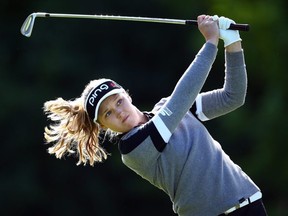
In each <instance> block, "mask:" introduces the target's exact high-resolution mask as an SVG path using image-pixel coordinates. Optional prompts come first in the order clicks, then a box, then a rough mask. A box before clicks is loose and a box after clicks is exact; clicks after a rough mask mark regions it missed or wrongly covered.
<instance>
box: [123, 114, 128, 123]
mask: <svg viewBox="0 0 288 216" xmlns="http://www.w3.org/2000/svg"><path fill="white" fill-rule="evenodd" d="M128 118H129V115H127V116H126V117H125V118H124V119H123V120H122V123H125V122H126V121H127V119H128Z"/></svg>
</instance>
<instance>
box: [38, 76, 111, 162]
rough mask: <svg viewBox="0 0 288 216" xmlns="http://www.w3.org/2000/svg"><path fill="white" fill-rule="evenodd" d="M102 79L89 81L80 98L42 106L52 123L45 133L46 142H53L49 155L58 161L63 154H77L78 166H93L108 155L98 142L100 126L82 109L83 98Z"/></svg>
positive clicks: (56, 101)
mask: <svg viewBox="0 0 288 216" xmlns="http://www.w3.org/2000/svg"><path fill="white" fill-rule="evenodd" d="M101 80H103V79H99V80H92V81H91V82H90V83H89V84H88V85H87V86H86V87H85V89H84V91H83V93H82V95H81V97H80V98H76V99H75V100H68V101H66V100H64V99H62V98H58V99H56V100H51V101H47V102H45V103H44V108H43V109H44V113H45V114H46V115H47V117H48V119H50V120H51V121H52V122H53V123H51V124H50V125H49V126H48V127H45V132H44V138H45V141H46V143H53V146H52V147H50V148H48V152H49V154H55V156H56V158H59V159H61V158H62V157H63V156H65V155H66V154H69V155H70V154H76V155H77V156H78V157H79V160H78V163H77V165H80V164H84V165H86V164H87V163H88V162H89V164H90V165H91V166H93V165H94V164H95V163H96V162H103V161H104V160H106V159H107V156H108V153H107V152H106V151H105V149H104V148H103V147H102V146H101V144H100V140H99V134H100V131H101V127H100V125H99V124H98V123H94V122H93V120H91V119H90V117H89V116H88V113H87V112H86V111H85V109H84V101H85V99H86V97H87V96H88V94H89V92H90V91H91V90H92V89H93V88H94V87H95V86H96V85H98V84H99V82H101Z"/></svg>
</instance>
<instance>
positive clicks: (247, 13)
mask: <svg viewBox="0 0 288 216" xmlns="http://www.w3.org/2000/svg"><path fill="white" fill-rule="evenodd" d="M285 8H287V1H285V0H276V1H275V0H265V1H263V0H262V1H260V0H249V1H248V0H241V1H240V0H234V1H228V0H217V1H216V0H210V1H209V0H202V1H187V0H185V1H184V0H178V1H172V0H154V1H152V0H145V1H144V0H138V1H132V0H123V1H117V0H94V1H91V0H84V1H71V0H69V1H68V0H62V1H59V0H50V1H44V0H38V1H31V0H30V1H29V0H23V1H8V0H2V1H1V3H0V10H1V13H0V16H1V20H2V24H1V26H2V28H1V30H0V34H1V35H0V38H1V40H0V44H1V46H0V69H1V72H0V74H1V78H0V94H1V112H0V120H1V157H0V168H1V170H0V212H1V215H32V216H33V215H37V216H38V215H43V216H46V215H47V216H48V215H49V216H50V215H51V216H52V215H53V216H54V215H55V216H58V215H99V216H102V215H103V216H106V215H109V216H110V215H111V216H114V215H115V216H118V215H121V216H122V215H125V216H126V215H127V216H130V215H133V216H134V215H137V216H142V215H143V216H144V215H152V216H154V215H161V216H162V215H165V216H169V215H171V216H172V215H175V214H173V211H172V204H171V203H170V200H169V198H168V196H166V195H165V194H164V192H162V191H160V190H158V189H156V188H154V187H153V186H152V185H150V184H149V183H148V182H146V181H145V180H143V179H141V178H140V177H139V176H137V175H135V174H134V173H132V171H130V170H129V169H128V168H126V167H125V166H124V165H123V164H122V163H121V160H120V155H119V153H118V150H117V146H113V145H108V146H107V149H108V151H109V152H111V154H112V156H111V157H109V159H108V160H107V161H106V162H105V163H102V164H97V165H96V166H95V167H93V168H92V167H88V166H86V167H83V166H76V162H77V161H76V159H75V158H66V159H65V160H57V159H55V157H54V156H50V155H48V153H47V152H46V149H47V146H45V145H44V144H43V128H44V126H46V125H47V123H48V122H47V121H46V117H45V116H44V114H43V112H42V105H43V103H44V102H45V101H47V100H50V99H54V98H56V97H60V96H61V97H63V98H65V99H71V98H75V97H78V96H80V94H81V92H82V90H83V87H84V86H85V85H86V84H87V83H88V82H89V81H90V80H91V79H96V78H101V77H107V78H112V79H115V80H116V81H118V82H119V83H120V84H122V85H123V86H124V87H125V88H127V89H129V90H130V93H131V94H132V97H133V99H134V103H135V104H136V105H137V106H138V107H140V108H141V109H142V110H149V109H151V108H152V106H153V105H154V103H156V102H157V101H158V100H159V99H160V98H161V97H163V96H167V95H168V94H169V93H170V92H171V91H172V89H173V87H174V85H175V83H176V82H177V80H178V79H179V77H180V76H181V74H182V73H183V72H184V70H185V69H186V68H187V66H188V65H189V64H190V62H191V61H192V60H193V58H194V56H195V54H196V53H197V52H198V50H199V49H200V48H201V46H202V44H203V43H204V40H203V38H202V36H201V35H200V33H199V31H198V30H197V28H195V27H193V26H192V27H187V26H178V25H165V24H151V23H133V22H119V21H97V20H75V19H74V20H72V19H70V20H67V19H53V18H51V19H46V18H45V19H44V18H38V19H37V20H36V23H35V26H34V30H33V34H32V36H31V38H26V37H24V36H22V35H21V34H20V27H21V25H22V23H23V22H24V20H25V18H26V17H27V16H28V15H29V14H30V13H32V12H42V11H44V12H51V13H52V12H58V13H80V14H81V13H83V14H110V15H130V16H148V17H162V18H179V19H196V17H197V16H198V15H200V14H211V15H214V14H218V15H223V16H227V17H230V18H232V19H234V20H235V21H236V22H238V23H249V24H250V25H251V30H250V31H249V32H241V37H242V39H243V47H244V51H245V57H246V64H247V70H248V78H249V85H248V95H247V98H246V104H245V106H243V107H241V108H240V109H238V110H237V111H235V112H233V113H231V114H229V115H226V116H224V117H221V118H218V119H215V120H214V121H211V122H207V123H205V124H206V126H207V127H208V128H209V130H210V132H211V134H212V135H213V136H214V138H215V139H216V140H218V141H219V142H220V143H221V144H222V146H223V148H224V150H225V151H226V152H227V153H228V154H229V155H230V156H231V158H232V159H233V160H234V161H235V162H236V163H237V164H239V165H240V166H241V167H242V168H243V170H244V171H246V172H247V173H248V174H249V176H250V177H251V178H252V179H253V180H254V181H255V182H256V183H257V184H258V185H259V187H260V188H261V189H262V191H263V194H264V197H263V200H264V202H265V205H266V207H267V210H268V213H269V215H270V216H283V215H284V216H285V215H288V213H287V212H288V210H287V204H288V198H287V194H288V187H287V182H288V168H287V166H288V157H287V150H288V146H287V144H288V142H287V132H288V126H287V116H286V114H287V109H288V106H287V99H288V98H287V93H288V88H287V83H288V82H287V81H288V80H287V78H288V75H287V69H286V66H285V64H286V58H287V57H285V56H286V55H285V51H286V49H287V39H286V37H287V33H288V29H287V27H286V26H287V24H286V21H287V13H286V11H285ZM223 53H224V49H223V43H222V42H220V44H219V53H218V57H217V60H216V61H215V64H214V67H213V69H212V71H211V74H210V76H209V78H208V80H207V82H206V84H205V86H204V89H203V90H204V91H206V90H211V89H214V88H219V87H221V86H222V84H223V76H224V74H223V69H224V55H223Z"/></svg>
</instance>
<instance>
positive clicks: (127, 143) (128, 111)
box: [44, 15, 266, 216]
mask: <svg viewBox="0 0 288 216" xmlns="http://www.w3.org/2000/svg"><path fill="white" fill-rule="evenodd" d="M197 22H198V28H199V31H200V32H201V34H202V35H203V36H204V39H205V44H204V45H203V46H202V48H201V49H200V50H199V52H198V54H197V55H196V57H195V59H194V60H193V62H192V63H191V65H190V66H189V67H188V69H187V70H186V71H185V73H184V74H183V75H182V77H181V78H180V79H179V81H178V83H177V84H176V86H175V88H174V90H173V91H172V93H171V95H170V96H169V97H166V98H162V99H161V100H160V101H159V102H158V103H157V104H156V105H155V106H154V108H153V109H152V111H150V112H142V111H140V110H139V109H138V108H137V107H136V106H134V105H133V104H132V99H131V97H130V96H129V94H128V93H127V92H126V91H125V90H124V89H123V88H122V87H121V86H120V85H119V84H117V83H116V82H115V81H113V80H110V79H99V80H93V81H91V82H90V83H89V84H88V85H87V86H86V88H85V89H84V91H83V93H82V95H81V97H80V98H77V99H74V100H70V101H66V100H63V99H62V98H58V99H56V100H52V101H47V102H46V103H45V104H44V112H45V113H46V114H47V115H48V118H49V119H50V120H52V122H53V124H51V125H50V126H49V127H46V128H45V139H46V142H47V143H52V144H53V146H52V147H50V148H49V149H48V151H49V153H50V154H55V155H56V157H57V158H61V157H62V156H64V155H65V154H74V153H75V154H76V155H77V156H79V162H78V164H82V163H83V164H87V163H89V164H90V165H92V166H93V165H94V164H95V163H96V162H101V161H103V160H105V159H106V158H107V153H106V151H105V150H104V148H103V146H102V145H101V141H102V140H101V139H100V136H99V135H100V133H103V132H105V136H109V137H110V138H111V139H112V138H113V139H116V141H117V142H118V146H119V151H120V153H121V156H122V161H123V163H124V164H125V165H126V166H127V167H129V168H130V169H132V170H133V171H135V172H136V173H137V174H138V175H140V176H142V177H143V178H144V179H146V180H148V181H149V182H150V183H151V184H153V185H155V186H156V187H158V188H160V189H161V190H163V191H164V192H166V193H167V194H168V195H169V197H170V199H171V201H172V203H173V210H174V212H175V213H177V214H178V215H180V216H217V215H231V216H232V215H245V216H256V215H257V216H262V215H266V211H265V207H264V205H263V203H262V200H261V197H262V194H261V192H260V189H259V188H258V187H257V185H256V184H255V183H254V182H253V181H252V180H251V179H250V178H249V177H248V176H247V175H246V174H245V173H244V172H243V171H242V170H241V168H240V167H239V166H238V165H236V164H235V163H234V162H233V161H232V160H231V159H230V158H229V156H228V155H227V154H226V153H225V152H224V151H223V150H222V148H221V145H220V144H219V143H218V142H217V141H215V140H214V139H213V138H212V136H211V135H210V134H209V132H208V131H207V129H206V128H205V126H204V125H203V124H202V122H203V121H207V120H211V119H213V118H216V117H219V116H221V115H224V114H226V113H229V112H231V111H233V110H235V109H236V108H238V107H240V106H241V105H243V103H244V100H245V95H246V87H247V77H246V68H245V61H244V54H243V50H242V45H241V38H240V35H239V32H238V31H234V30H227V29H228V27H229V26H230V24H231V23H235V22H234V21H233V20H231V19H228V18H225V17H220V18H219V17H218V16H207V15H201V16H198V18H197ZM219 38H221V39H223V41H224V47H225V83H224V86H223V88H221V89H217V90H213V91H208V92H205V93H203V92H200V91H201V88H202V87H203V85H204V83H205V80H206V78H207V76H208V74H209V72H210V69H211V67H212V64H213V62H214V60H215V58H216V54H217V51H218V48H217V46H218V42H219ZM143 87H145V86H143ZM148 93H149V92H148Z"/></svg>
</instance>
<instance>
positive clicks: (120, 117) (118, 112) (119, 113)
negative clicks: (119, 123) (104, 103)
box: [116, 108, 124, 119]
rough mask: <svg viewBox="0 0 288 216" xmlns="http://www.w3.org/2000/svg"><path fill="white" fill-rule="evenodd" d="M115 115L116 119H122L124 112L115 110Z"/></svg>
mask: <svg viewBox="0 0 288 216" xmlns="http://www.w3.org/2000/svg"><path fill="white" fill-rule="evenodd" d="M116 114H117V118H118V119H122V118H123V117H124V112H123V110H122V109H119V108H118V109H116Z"/></svg>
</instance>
